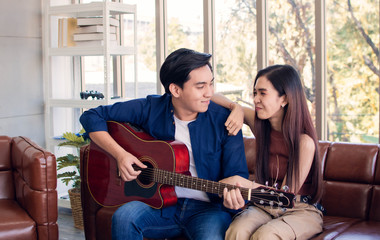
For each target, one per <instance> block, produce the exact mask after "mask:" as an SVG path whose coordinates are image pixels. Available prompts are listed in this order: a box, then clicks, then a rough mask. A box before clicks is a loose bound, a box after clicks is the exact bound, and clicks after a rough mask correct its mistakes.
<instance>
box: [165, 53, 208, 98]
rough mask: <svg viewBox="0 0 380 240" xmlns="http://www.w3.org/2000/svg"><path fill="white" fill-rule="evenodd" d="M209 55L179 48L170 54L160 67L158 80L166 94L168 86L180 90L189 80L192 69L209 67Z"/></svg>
mask: <svg viewBox="0 0 380 240" xmlns="http://www.w3.org/2000/svg"><path fill="white" fill-rule="evenodd" d="M210 58H211V54H208V53H200V52H197V51H194V50H191V49H186V48H180V49H178V50H176V51H174V52H172V53H171V54H170V55H169V56H168V57H167V58H166V59H165V62H164V63H163V64H162V66H161V70H160V80H161V83H162V85H163V86H164V88H165V92H166V93H170V91H169V85H170V84H171V83H174V84H176V85H178V86H179V87H180V88H183V85H184V83H185V82H186V81H188V80H189V74H190V72H191V71H193V70H194V69H197V68H200V67H203V66H205V65H207V66H209V68H210V70H211V72H212V67H211V64H210Z"/></svg>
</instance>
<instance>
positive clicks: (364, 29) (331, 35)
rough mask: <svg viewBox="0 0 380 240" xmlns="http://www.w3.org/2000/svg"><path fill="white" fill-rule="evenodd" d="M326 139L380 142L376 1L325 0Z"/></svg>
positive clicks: (377, 4)
mask: <svg viewBox="0 0 380 240" xmlns="http://www.w3.org/2000/svg"><path fill="white" fill-rule="evenodd" d="M326 5H328V6H329V8H328V12H327V14H326V18H327V19H326V20H327V21H326V32H327V33H326V36H327V39H328V41H327V46H326V50H327V59H328V60H327V87H328V93H327V95H328V96H327V124H328V129H327V130H328V140H330V141H346V142H368V143H378V142H379V76H380V75H379V48H378V46H379V45H378V44H379V1H378V0H377V1H374V0H367V1H360V2H358V1H351V0H348V1H336V0H327V1H326Z"/></svg>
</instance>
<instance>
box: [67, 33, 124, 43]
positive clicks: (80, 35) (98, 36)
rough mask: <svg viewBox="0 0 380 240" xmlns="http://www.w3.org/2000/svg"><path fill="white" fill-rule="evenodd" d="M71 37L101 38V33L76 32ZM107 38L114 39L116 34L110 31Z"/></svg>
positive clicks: (80, 38)
mask: <svg viewBox="0 0 380 240" xmlns="http://www.w3.org/2000/svg"><path fill="white" fill-rule="evenodd" d="M73 39H74V41H88V40H103V33H77V34H74V36H73ZM109 39H110V40H111V41H112V40H116V34H114V33H111V34H110V38H109Z"/></svg>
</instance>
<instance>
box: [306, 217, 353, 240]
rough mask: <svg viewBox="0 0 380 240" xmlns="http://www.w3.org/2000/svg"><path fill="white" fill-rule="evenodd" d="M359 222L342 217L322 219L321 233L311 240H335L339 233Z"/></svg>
mask: <svg viewBox="0 0 380 240" xmlns="http://www.w3.org/2000/svg"><path fill="white" fill-rule="evenodd" d="M358 222H360V219H357V218H356V219H355V218H343V217H331V216H324V217H323V232H322V233H320V234H318V235H317V236H316V237H314V238H312V239H313V240H318V239H335V237H336V236H338V235H339V233H341V232H343V231H345V230H347V229H348V228H350V227H351V226H352V225H354V224H355V223H358Z"/></svg>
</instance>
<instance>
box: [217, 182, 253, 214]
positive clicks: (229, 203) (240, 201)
mask: <svg viewBox="0 0 380 240" xmlns="http://www.w3.org/2000/svg"><path fill="white" fill-rule="evenodd" d="M220 182H222V183H226V184H229V185H233V186H237V188H235V189H231V190H228V189H227V188H225V189H224V190H223V205H224V206H225V207H226V208H230V209H235V210H237V209H240V208H242V207H244V205H245V200H244V198H243V196H242V195H241V192H240V189H239V187H244V188H253V187H255V185H254V183H253V182H251V181H250V180H248V179H246V178H243V177H240V176H238V175H235V176H232V177H228V178H225V179H222V180H220Z"/></svg>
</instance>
